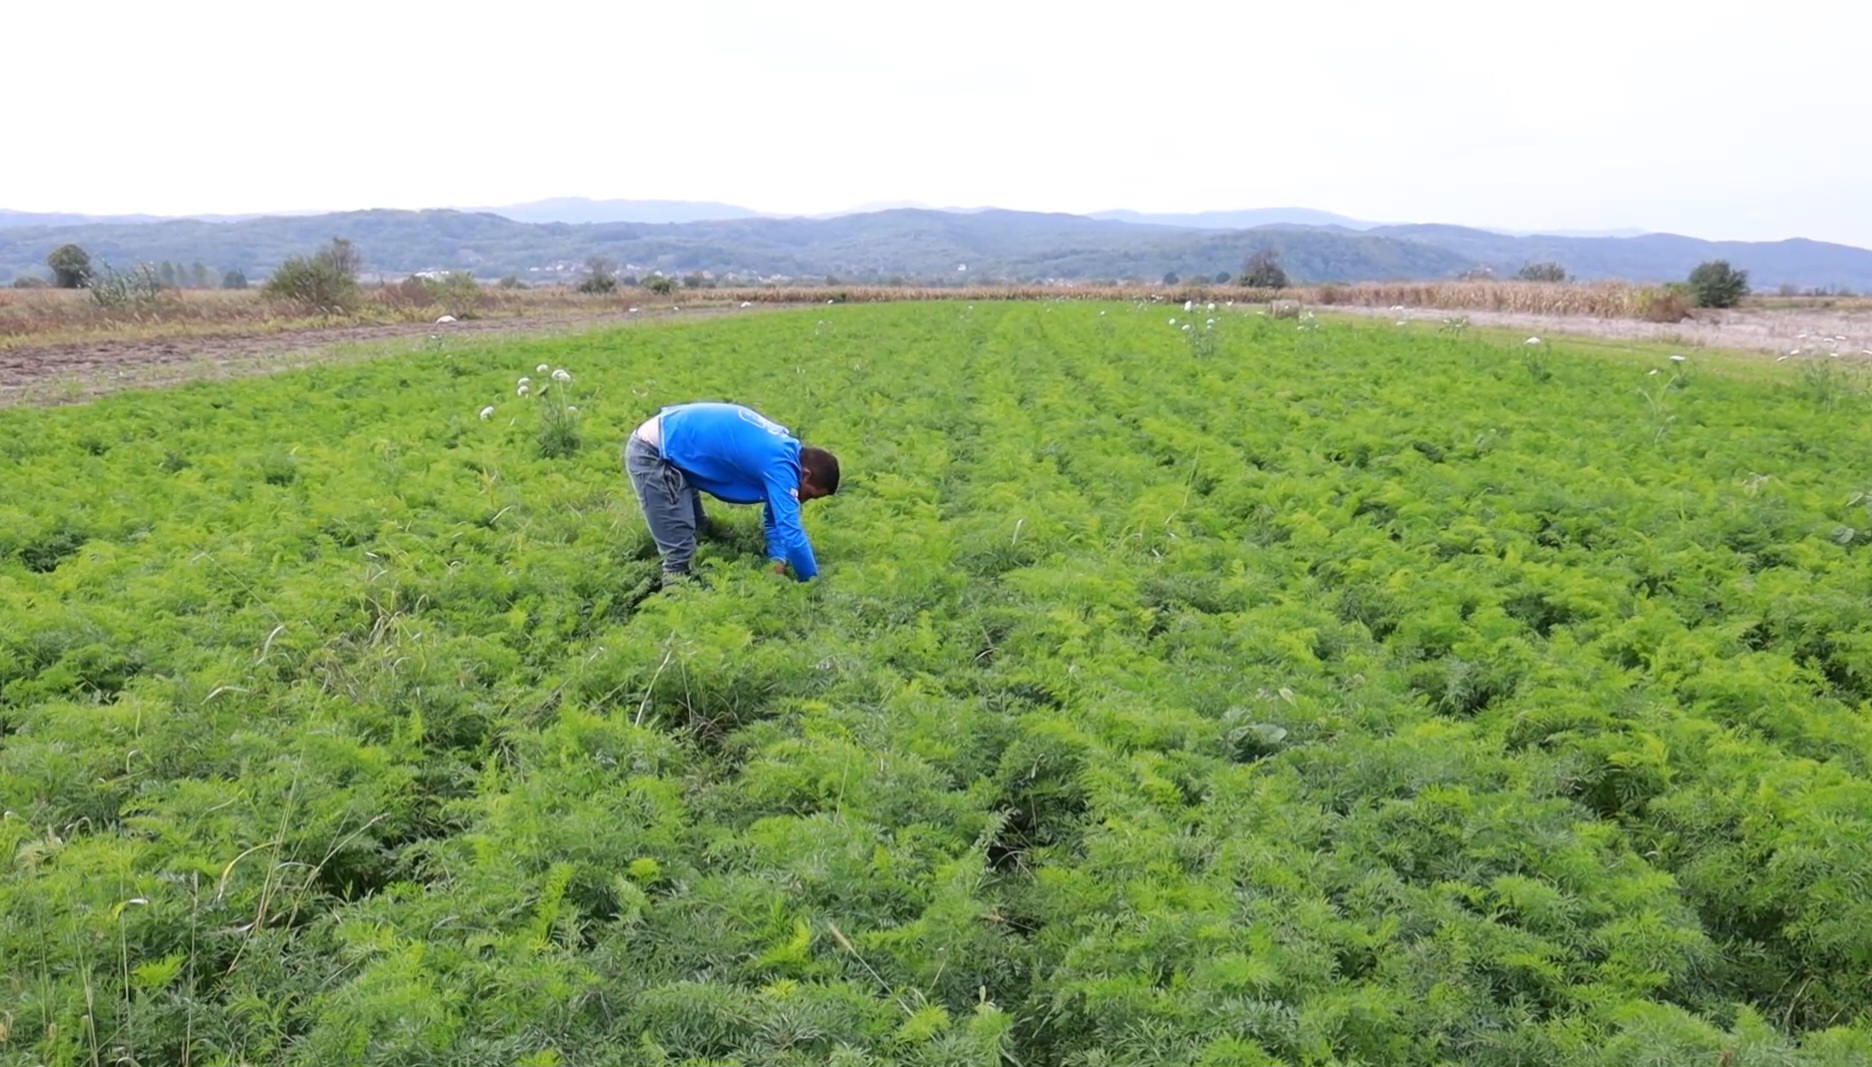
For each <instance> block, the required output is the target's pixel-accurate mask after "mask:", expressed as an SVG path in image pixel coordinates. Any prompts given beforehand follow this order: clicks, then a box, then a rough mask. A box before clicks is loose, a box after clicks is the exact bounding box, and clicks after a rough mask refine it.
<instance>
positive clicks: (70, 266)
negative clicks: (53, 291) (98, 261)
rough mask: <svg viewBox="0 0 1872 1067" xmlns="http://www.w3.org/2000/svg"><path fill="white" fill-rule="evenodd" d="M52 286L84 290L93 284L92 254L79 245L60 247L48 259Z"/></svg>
mask: <svg viewBox="0 0 1872 1067" xmlns="http://www.w3.org/2000/svg"><path fill="white" fill-rule="evenodd" d="M46 266H48V267H51V268H52V284H53V285H54V286H56V287H58V288H60V289H83V288H84V287H85V286H87V285H89V284H91V254H90V253H89V252H86V251H85V250H84V249H82V248H79V247H78V246H77V245H72V244H65V245H60V246H58V247H57V248H54V249H53V250H52V254H51V255H48V256H47V257H46Z"/></svg>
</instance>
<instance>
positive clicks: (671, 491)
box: [624, 437, 702, 581]
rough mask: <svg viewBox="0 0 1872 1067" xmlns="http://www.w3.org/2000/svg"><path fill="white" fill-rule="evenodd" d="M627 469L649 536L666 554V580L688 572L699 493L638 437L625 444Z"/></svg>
mask: <svg viewBox="0 0 1872 1067" xmlns="http://www.w3.org/2000/svg"><path fill="white" fill-rule="evenodd" d="M624 469H625V471H627V472H628V473H629V474H630V480H631V488H632V489H635V490H636V491H637V503H638V504H639V506H641V507H642V508H643V516H644V524H645V525H647V526H649V527H650V538H651V540H653V541H655V542H656V546H657V552H658V554H660V555H661V556H662V557H663V578H664V580H665V581H668V580H669V579H670V578H672V577H679V576H682V575H686V574H688V573H689V561H690V560H691V559H694V558H695V551H696V526H697V521H696V520H697V517H698V516H700V514H701V512H702V500H701V496H700V494H698V493H697V492H696V490H695V488H694V487H693V486H691V485H690V484H689V480H688V479H687V478H684V477H683V473H682V471H679V470H677V469H676V467H675V466H674V465H673V464H671V463H670V462H669V461H668V460H666V459H664V458H663V454H662V453H661V452H659V451H657V450H656V449H655V448H652V447H651V446H649V445H647V444H645V443H644V442H642V441H640V440H638V439H637V438H635V437H632V438H631V439H630V441H629V442H628V443H626V444H625V446H624Z"/></svg>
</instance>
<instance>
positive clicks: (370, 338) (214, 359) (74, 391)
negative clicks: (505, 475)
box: [0, 308, 730, 407]
mask: <svg viewBox="0 0 1872 1067" xmlns="http://www.w3.org/2000/svg"><path fill="white" fill-rule="evenodd" d="M728 310H730V309H726V308H703V309H697V310H692V311H682V312H676V311H670V310H658V311H647V312H638V313H634V314H633V313H629V312H623V311H619V312H610V313H606V314H602V315H577V316H568V315H556V316H539V317H521V318H500V319H467V320H462V321H459V322H451V323H441V324H436V323H426V322H418V323H396V324H392V325H384V326H334V327H330V328H321V329H312V330H292V331H273V332H270V333H229V334H200V335H195V336H185V337H161V338H149V339H136V340H103V341H75V342H64V343H59V344H49V345H25V346H21V347H18V348H0V407H6V406H8V405H11V404H18V403H22V402H28V401H55V400H83V399H87V398H89V397H93V396H97V395H99V394H100V393H106V392H111V391H114V390H116V389H122V388H135V387H139V386H153V385H165V384H173V383H175V382H178V381H190V380H194V379H198V378H217V377H226V376H229V375H235V374H256V373H265V372H267V371H273V370H283V369H287V368H291V367H298V366H303V365H305V364H306V363H309V362H313V361H314V360H316V359H317V358H318V356H319V355H320V354H321V353H328V352H329V351H330V350H331V349H333V348H335V347H337V346H341V345H353V344H361V343H370V342H378V341H393V340H397V339H399V338H411V339H426V338H428V337H431V336H434V337H436V338H438V339H445V338H457V337H463V336H474V335H488V336H503V335H516V336H517V335H529V334H533V335H537V334H550V333H578V332H581V331H585V330H591V329H596V328H599V327H603V326H613V325H619V324H623V323H628V322H645V321H651V320H658V319H666V318H670V317H672V316H675V315H681V316H682V317H685V318H687V317H692V316H706V315H719V314H723V313H726V312H727V311H728Z"/></svg>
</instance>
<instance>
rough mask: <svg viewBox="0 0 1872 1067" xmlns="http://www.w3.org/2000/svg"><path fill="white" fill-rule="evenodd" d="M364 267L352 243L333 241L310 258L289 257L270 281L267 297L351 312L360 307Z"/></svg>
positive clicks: (339, 239) (333, 239) (267, 285)
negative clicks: (360, 272)
mask: <svg viewBox="0 0 1872 1067" xmlns="http://www.w3.org/2000/svg"><path fill="white" fill-rule="evenodd" d="M359 266H361V260H360V259H359V257H358V254H357V250H356V249H355V248H354V247H353V246H352V244H351V242H350V241H347V240H345V239H344V238H342V237H334V238H332V239H331V242H330V243H329V244H327V245H326V246H325V247H323V248H321V249H319V250H318V251H317V252H314V253H313V254H312V255H310V256H288V257H287V258H286V262H284V263H281V264H280V265H279V269H278V270H276V271H274V272H273V276H272V277H271V278H268V279H267V283H266V288H265V290H264V291H265V293H266V295H267V296H269V297H273V298H276V299H280V300H295V301H298V302H299V303H301V304H309V305H311V306H313V307H316V308H323V309H327V310H334V311H350V310H352V309H354V308H356V307H357V304H358V298H359V295H360V294H359V291H358V283H357V272H358V268H359Z"/></svg>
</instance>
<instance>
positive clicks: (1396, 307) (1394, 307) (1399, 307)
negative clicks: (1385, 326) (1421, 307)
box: [1391, 304, 1404, 311]
mask: <svg viewBox="0 0 1872 1067" xmlns="http://www.w3.org/2000/svg"><path fill="white" fill-rule="evenodd" d="M1391 310H1392V311H1403V310H1404V305H1403V304H1392V305H1391Z"/></svg>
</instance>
